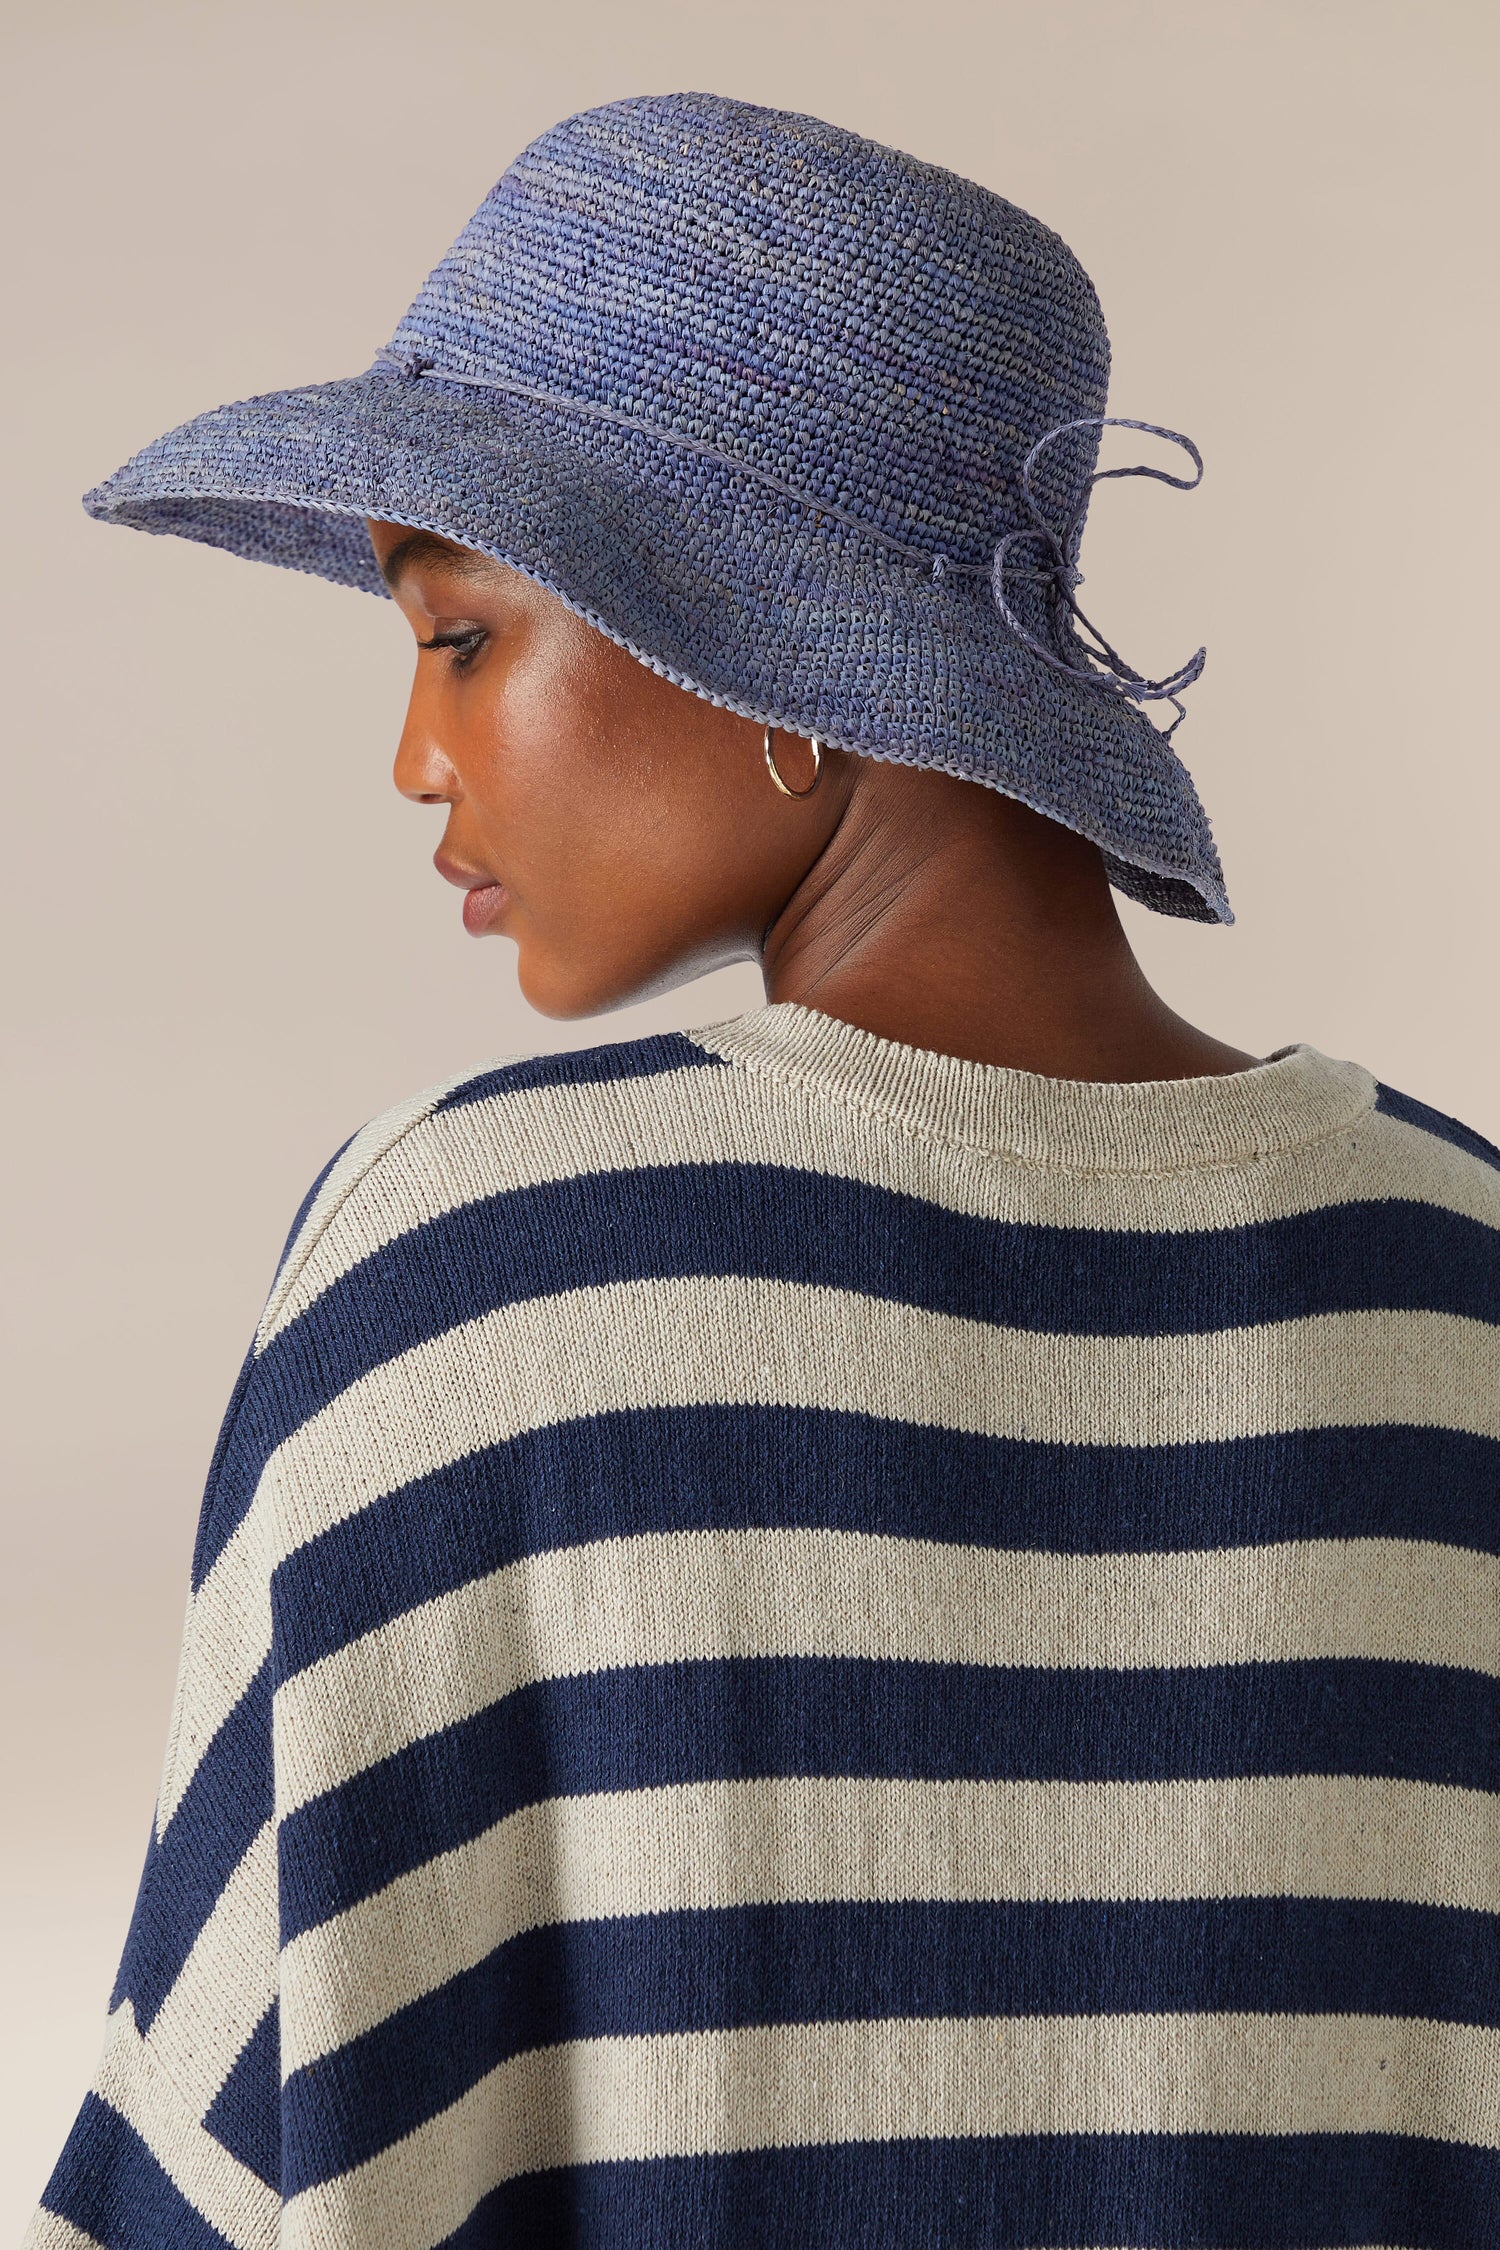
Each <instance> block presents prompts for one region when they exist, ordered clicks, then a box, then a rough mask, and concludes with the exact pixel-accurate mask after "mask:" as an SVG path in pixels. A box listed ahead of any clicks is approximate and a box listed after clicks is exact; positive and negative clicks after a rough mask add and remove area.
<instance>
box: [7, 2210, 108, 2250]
mask: <svg viewBox="0 0 1500 2250" xmlns="http://www.w3.org/2000/svg"><path fill="white" fill-rule="evenodd" d="M21 2250H104V2245H103V2243H102V2242H96V2241H95V2240H94V2237H93V2236H92V2235H91V2234H84V2233H83V2231H82V2230H81V2229H80V2228H78V2227H75V2226H74V2225H73V2223H72V2221H71V2220H70V2219H60V2218H59V2217H58V2215H57V2213H56V2212H55V2211H38V2212H36V2214H35V2215H34V2216H33V2218H32V2221H31V2224H30V2226H29V2227H28V2228H27V2229H26V2232H25V2235H24V2236H23V2237H22V2241H21Z"/></svg>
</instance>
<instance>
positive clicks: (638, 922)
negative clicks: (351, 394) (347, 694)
mask: <svg viewBox="0 0 1500 2250" xmlns="http://www.w3.org/2000/svg"><path fill="white" fill-rule="evenodd" d="M369 531H370V538H371V541H372V544H373V545H374V548H375V553H376V556H377V558H378V560H379V562H380V565H381V568H382V570H383V571H384V573H385V575H386V579H387V583H388V584H389V586H390V588H391V592H392V594H393V596H394V597H395V600H396V602H397V604H398V605H399V607H400V609H401V611H402V613H403V615H404V616H405V617H406V620H407V622H408V623H409V625H410V626H411V628H412V631H413V633H414V635H415V636H416V640H417V644H418V651H417V663H416V675H415V678H414V681H413V684H412V691H411V701H410V704H409V706H408V709H407V714H406V723H405V726H404V728H403V730H402V734H401V741H400V746H399V748H398V750H397V753H396V766H395V780H396V786H397V787H398V788H399V789H400V791H401V792H402V794H403V796H406V797H409V798H411V799H412V800H413V801H414V802H416V803H422V804H444V805H446V806H447V807H448V819H447V824H446V826H445V828H444V831H443V837H442V842H441V844H440V846H439V848H438V851H437V852H436V853H435V855H434V859H435V864H436V866H437V868H438V870H439V872H440V873H441V874H443V875H444V876H446V877H447V879H448V880H449V881H450V882H452V883H454V884H456V885H458V886H459V887H460V888H461V889H463V890H464V891H465V893H466V897H465V900H464V906H463V918H464V923H465V926H466V927H467V928H468V929H469V930H470V931H471V932H472V933H473V934H474V935H475V936H489V935H498V936H502V937H508V938H513V939H514V940H515V942H516V945H517V947H518V949H519V962H518V974H519V978H520V984H521V989H522V991H523V992H524V994H525V996H526V998H527V1000H528V1001H530V1003H531V1005H532V1006H533V1007H535V1008H537V1009H538V1010H540V1012H541V1013H542V1014H544V1015H548V1016H557V1017H572V1016H584V1015H594V1014H600V1013H602V1012H603V1011H605V1010H606V1009H608V1008H611V1007H615V1006H618V1005H619V1004H621V1003H622V1002H623V1001H626V1000H629V999H632V998H635V997H638V996H640V995H642V994H644V993H647V992H650V991H652V990H654V989H659V988H661V987H663V986H666V985H670V984H674V983H677V982H679V981H681V979H682V978H684V977H685V976H691V975H697V974H699V973H701V972H702V971H703V970H706V969H709V968H713V967H717V966H718V965H720V964H721V963H723V962H725V961H730V960H736V959H742V958H744V957H746V956H747V955H753V954H757V953H758V952H759V949H760V945H761V941H762V939H763V937H764V935H765V931H766V929H767V927H768V925H769V924H770V922H771V921H772V920H774V918H775V916H776V915H777V914H778V913H779V912H780V910H781V908H782V906H783V905H784V904H785V903H786V900H787V899H788V897H789V896H790V895H791V893H792V892H793V890H794V889H795V888H796V885H797V883H798V882H799V881H800V880H801V878H802V876H803V875H804V874H805V872H806V870H807V868H808V866H809V865H810V864H811V861H812V860H813V858H815V857H816V855H817V853H818V851H819V850H820V849H821V848H822V845H823V844H824V843H825V842H826V840H827V837H828V835H829V834H830V833H831V831H832V829H833V827H834V825H835V824H836V822H837V819H838V815H839V811H840V809H841V805H842V802H843V800H844V796H845V792H846V782H845V777H844V775H843V773H842V771H841V768H842V766H843V765H844V763H845V761H842V760H841V759H839V758H838V756H837V755H836V754H829V764H830V767H831V769H832V770H831V771H830V772H829V773H828V774H826V775H825V777H824V781H823V785H822V786H821V787H820V788H819V789H818V790H817V791H816V793H815V794H814V795H813V796H811V797H810V798H808V799H807V800H806V801H805V802H801V803H799V802H795V801H792V800H789V799H788V798H786V797H784V796H782V795H781V794H780V793H779V792H778V791H777V790H776V788H775V787H774V785H773V783H772V781H771V778H770V776H769V775H768V773H767V771H766V766H765V759H764V754H763V743H762V733H761V729H760V727H759V726H758V725H756V724H755V723H754V722H753V721H752V720H748V719H744V718H740V717H737V716H736V715H735V714H734V713H732V712H729V711H724V710H721V709H719V708H717V707H716V706H714V705H712V704H710V703H707V702H705V701H704V700H703V698H702V697H700V696H696V695H694V694H692V693H690V692H689V691H688V690H686V689H683V688H679V687H677V686H675V685H674V684H673V683H672V682H671V681H669V680H665V679H663V678H661V677H660V676H659V675H658V674H657V673H654V672H652V671H650V670H649V669H648V668H647V667H646V665H644V664H643V663H640V662H638V661H637V659H636V658H635V657H633V656H631V655H630V654H629V653H628V651H626V650H625V649H622V648H620V647H618V646H617V645H616V643H615V642H613V641H611V640H609V639H608V638H607V637H606V635H605V634H603V633H601V632H599V631H597V630H596V629H595V628H594V627H593V626H592V625H588V624H586V623H585V622H584V621H583V619H582V618H580V617H578V616H576V615H575V614H574V612H573V611H572V610H570V609H569V608H568V607H567V605H566V604H565V603H564V602H563V601H561V600H560V599H559V598H558V596H557V595H555V594H552V593H549V592H548V591H547V590H546V589H544V588H542V587H540V586H537V585H535V584H534V583H533V582H532V581H531V580H530V579H528V578H526V577H524V576H523V575H522V574H521V573H520V572H519V571H516V570H512V569H510V568H508V567H507V566H506V565H504V564H502V563H497V562H494V561H492V560H491V559H490V558H489V557H487V556H484V555H479V554H476V553H474V552H473V551H472V550H470V549H467V548H463V547H459V546H456V545H454V544H453V543H452V542H451V541H448V540H445V539H439V538H437V537H436V536H434V535H433V534H432V533H429V532H420V531H417V532H414V531H412V530H410V529H409V528H407V527H406V526H405V525H401V524H389V523H378V522H373V521H372V522H371V523H370V525H369ZM776 747H777V755H778V763H779V765H780V767H781V770H782V772H783V773H784V774H785V776H786V778H787V780H788V781H789V782H790V783H792V785H793V786H800V785H802V784H803V783H805V782H806V781H807V780H808V779H809V778H810V776H811V773H812V770H813V768H812V753H811V751H810V749H809V747H808V745H807V744H806V743H803V742H799V741H797V740H796V738H795V737H790V736H785V735H778V737H777V743H776Z"/></svg>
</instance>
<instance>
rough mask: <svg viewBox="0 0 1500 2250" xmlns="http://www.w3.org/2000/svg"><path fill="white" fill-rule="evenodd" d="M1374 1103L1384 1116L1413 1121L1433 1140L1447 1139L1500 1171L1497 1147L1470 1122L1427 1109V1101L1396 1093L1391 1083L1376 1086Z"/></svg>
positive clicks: (1467, 1154) (1405, 1121)
mask: <svg viewBox="0 0 1500 2250" xmlns="http://www.w3.org/2000/svg"><path fill="white" fill-rule="evenodd" d="M1375 1107H1376V1108H1377V1109H1379V1110H1384V1112H1385V1114H1386V1116H1387V1117H1395V1118H1399V1119H1400V1121H1401V1123H1402V1124H1403V1125H1415V1126H1416V1128H1417V1130H1418V1131H1419V1132H1422V1133H1431V1134H1432V1136H1433V1138H1434V1139H1435V1140H1439V1141H1447V1142H1449V1143H1450V1144H1451V1145H1452V1146H1453V1147H1454V1148H1461V1149H1462V1150H1463V1152H1464V1154H1465V1155H1466V1156H1477V1157H1478V1159H1479V1161H1480V1163H1481V1164H1492V1165H1493V1166H1494V1167H1495V1168H1496V1170H1497V1171H1500V1148H1496V1146H1495V1144H1494V1142H1493V1141H1487V1140H1486V1139H1485V1138H1484V1135H1483V1134H1482V1133H1476V1132H1475V1131H1474V1129H1473V1127H1472V1126H1470V1125H1462V1124H1460V1123H1459V1121H1458V1119H1457V1118H1456V1117H1448V1116H1446V1115H1445V1114H1444V1112H1443V1111H1442V1110H1440V1109H1429V1108H1428V1106H1427V1104H1426V1102H1418V1101H1413V1099H1412V1097H1411V1095H1410V1094H1398V1093H1397V1091H1396V1089H1395V1087H1394V1086H1377V1087H1376V1090H1375Z"/></svg>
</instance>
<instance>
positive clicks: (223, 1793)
mask: <svg viewBox="0 0 1500 2250" xmlns="http://www.w3.org/2000/svg"><path fill="white" fill-rule="evenodd" d="M271 1692H272V1691H271V1666H270V1662H269V1660H267V1662H266V1663H264V1664H262V1666H261V1668H260V1670H259V1671H258V1672H257V1673H256V1675H255V1678H254V1679H253V1680H252V1681H251V1683H250V1685H249V1687H248V1688H247V1689H246V1690H245V1693H244V1694H243V1695H242V1696H241V1698H240V1700H239V1702H238V1703H237V1704H236V1705H235V1707H234V1709H233V1710H232V1711H231V1712H230V1714H229V1716H228V1718H227V1719H226V1720H225V1721H224V1724H223V1725H222V1726H221V1727H220V1729H219V1731H218V1733H217V1734H216V1735H215V1736H214V1738H213V1741H212V1742H211V1743H210V1744H209V1746H208V1748H207V1749H206V1750H205V1752H204V1753H203V1756H202V1759H201V1760H200V1762H199V1764H198V1767H197V1770H196V1771H195V1772H194V1775H193V1778H192V1780H191V1781H190V1782H189V1783H188V1785H187V1788H186V1789H185V1790H184V1792H183V1796H182V1802H181V1803H180V1804H179V1805H178V1807H177V1810H176V1812H175V1813H174V1814H173V1815H172V1818H171V1820H170V1821H169V1822H168V1823H167V1827H166V1831H165V1833H164V1834H163V1836H162V1837H161V1839H160V1840H159V1841H158V1839H157V1837H156V1835H155V1833H154V1832H153V1834H152V1837H151V1842H150V1845H149V1846H148V1849H147V1854H146V1865H145V1870H144V1872H143V1874H142V1876H141V1884H140V1890H139V1893H138V1894H137V1897H136V1903H135V1912H134V1914H133V1916H132V1917H131V1923H130V1930H129V1933H128V1935H127V1937H126V1940H125V1951H124V1955H123V1957H122V1959H121V1962H120V1973H119V1976H118V1978H117V1980H116V1984H115V1990H114V1995H113V1997H112V1999H111V2002H110V2005H111V2007H117V2006H118V2005H119V2003H120V2001H121V2000H122V1999H124V1998H126V1997H127V1996H128V1997H129V1999H130V2000H131V2001H132V2002H133V2003H134V2006H135V2016H136V2022H137V2024H138V2025H139V2027H140V2029H141V2030H142V2031H145V2030H147V2029H148V2028H149V2027H150V2024H151V2022H152V2019H153V2018H154V2017H155V2015H156V2012H157V2010H158V2008H160V2006H161V2004H162V2002H163V2001H164V2000H165V1998H166V1996H167V1994H168V1992H169V1991H170V1990H171V1988H172V1985H173V1984H174V1983H175V1981H176V1978H177V1975H178V1972H179V1971H180V1969H181V1968H182V1964H183V1962H184V1961H185V1960H186V1959H187V1957H188V1954H189V1953H190V1952H191V1951H192V1947H193V1941H194V1939H195V1938H196V1937H197V1935H198V1932H199V1931H200V1930H201V1929H202V1927H203V1925H204V1923H205V1922H206V1921H207V1920H208V1917H209V1915H210V1914H211V1913H212V1912H213V1910H214V1906H215V1904H216V1902H217V1900H218V1897H219V1893H220V1892H221V1891H222V1890H223V1888H224V1885H225V1884H226V1883H227V1882H228V1880H229V1878H230V1876H231V1875H232V1874H233V1873H234V1870H235V1869H236V1867H238V1865H239V1863H240V1861H241V1860H242V1859H243V1858H244V1856H245V1853H246V1852H247V1851H248V1850H249V1848H250V1845H251V1844H252V1843H253V1841H254V1839H255V1837H256V1835H257V1834H258V1833H259V1831H260V1829H261V1828H262V1826H263V1825H264V1824H265V1822H266V1821H268V1820H269V1819H270V1817H271V1814H272V1811H273V1810H274V1779H273V1772H272V1762H271Z"/></svg>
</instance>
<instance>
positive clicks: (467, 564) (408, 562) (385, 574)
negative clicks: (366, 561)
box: [380, 531, 489, 586]
mask: <svg viewBox="0 0 1500 2250" xmlns="http://www.w3.org/2000/svg"><path fill="white" fill-rule="evenodd" d="M488 561H489V557H488V555H481V554H478V553H476V552H475V550H474V549H473V548H472V547H458V546H451V545H450V544H449V542H448V541H447V540H446V539H440V538H439V537H438V535H437V533H436V532H433V531H413V532H410V533H408V535H407V537H406V538H405V539H403V540H401V541H400V542H399V543H398V544H397V545H396V546H394V547H393V548H392V549H391V551H390V553H389V554H388V555H387V556H386V558H385V561H384V562H383V563H382V564H381V566H380V575H381V577H382V578H383V579H384V580H385V582H386V584H387V586H394V585H395V583H396V581H397V579H398V578H400V577H401V576H402V574H403V573H404V572H405V571H408V570H410V569H411V567H412V565H413V563H429V564H432V565H435V566H437V567H440V568H446V569H448V570H451V571H453V572H455V573H456V574H457V576H459V577H460V578H475V577H479V576H480V575H482V573H483V571H484V569H485V566H486V564H487V563H488Z"/></svg>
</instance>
